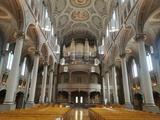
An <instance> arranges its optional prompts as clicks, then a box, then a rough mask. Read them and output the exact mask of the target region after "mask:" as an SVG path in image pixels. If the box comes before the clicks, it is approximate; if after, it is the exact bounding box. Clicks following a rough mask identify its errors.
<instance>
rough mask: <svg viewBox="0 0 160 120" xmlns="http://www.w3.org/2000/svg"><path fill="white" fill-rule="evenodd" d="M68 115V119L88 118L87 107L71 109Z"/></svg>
mask: <svg viewBox="0 0 160 120" xmlns="http://www.w3.org/2000/svg"><path fill="white" fill-rule="evenodd" d="M68 116H69V120H90V119H89V114H88V110H87V109H78V108H77V109H72V110H71V112H70V113H69V115H68Z"/></svg>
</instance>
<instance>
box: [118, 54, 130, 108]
mask: <svg viewBox="0 0 160 120" xmlns="http://www.w3.org/2000/svg"><path fill="white" fill-rule="evenodd" d="M120 57H121V67H122V77H123V90H124V98H125V106H126V107H127V108H133V106H132V103H131V98H130V89H129V84H128V72H127V66H126V58H125V54H123V55H121V56H120Z"/></svg>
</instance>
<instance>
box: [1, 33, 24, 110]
mask: <svg viewBox="0 0 160 120" xmlns="http://www.w3.org/2000/svg"><path fill="white" fill-rule="evenodd" d="M19 35H20V36H18V39H17V40H16V46H15V50H14V58H13V64H12V68H11V71H10V73H9V77H8V80H7V93H6V97H5V101H4V104H3V106H1V107H0V109H1V110H13V109H15V104H14V103H15V97H16V90H17V84H18V80H19V79H18V75H19V64H20V59H21V52H22V48H23V40H24V35H23V33H22V34H19Z"/></svg>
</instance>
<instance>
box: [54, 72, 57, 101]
mask: <svg viewBox="0 0 160 120" xmlns="http://www.w3.org/2000/svg"><path fill="white" fill-rule="evenodd" d="M56 85H57V76H56V75H54V84H53V103H55V102H56Z"/></svg>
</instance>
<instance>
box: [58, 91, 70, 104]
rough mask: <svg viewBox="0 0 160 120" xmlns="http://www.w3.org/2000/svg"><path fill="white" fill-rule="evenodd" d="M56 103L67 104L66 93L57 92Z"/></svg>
mask: <svg viewBox="0 0 160 120" xmlns="http://www.w3.org/2000/svg"><path fill="white" fill-rule="evenodd" d="M57 101H58V102H60V103H67V102H68V92H66V91H59V92H58V100H57Z"/></svg>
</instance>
